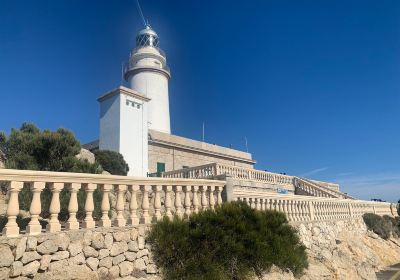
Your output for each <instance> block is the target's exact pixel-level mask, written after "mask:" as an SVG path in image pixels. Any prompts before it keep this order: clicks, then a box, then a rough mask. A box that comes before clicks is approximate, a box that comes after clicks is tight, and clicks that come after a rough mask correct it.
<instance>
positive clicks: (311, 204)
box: [308, 201, 315, 221]
mask: <svg viewBox="0 0 400 280" xmlns="http://www.w3.org/2000/svg"><path fill="white" fill-rule="evenodd" d="M308 207H309V211H310V220H311V221H314V219H315V213H314V204H313V201H309V202H308Z"/></svg>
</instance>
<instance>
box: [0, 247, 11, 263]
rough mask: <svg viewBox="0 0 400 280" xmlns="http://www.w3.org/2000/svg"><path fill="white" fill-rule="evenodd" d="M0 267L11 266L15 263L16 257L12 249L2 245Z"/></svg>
mask: <svg viewBox="0 0 400 280" xmlns="http://www.w3.org/2000/svg"><path fill="white" fill-rule="evenodd" d="M0 256H1V258H0V267H4V266H10V265H11V264H12V263H13V262H14V255H13V253H12V252H11V249H10V247H8V246H7V245H4V244H0Z"/></svg>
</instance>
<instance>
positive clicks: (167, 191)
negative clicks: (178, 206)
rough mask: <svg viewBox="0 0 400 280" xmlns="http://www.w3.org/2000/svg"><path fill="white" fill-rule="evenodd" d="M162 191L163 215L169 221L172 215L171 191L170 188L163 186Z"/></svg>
mask: <svg viewBox="0 0 400 280" xmlns="http://www.w3.org/2000/svg"><path fill="white" fill-rule="evenodd" d="M164 191H165V215H166V216H167V217H168V218H169V219H170V220H171V219H172V217H173V216H172V213H171V207H172V202H171V191H172V186H164Z"/></svg>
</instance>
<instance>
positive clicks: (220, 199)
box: [216, 186, 223, 205]
mask: <svg viewBox="0 0 400 280" xmlns="http://www.w3.org/2000/svg"><path fill="white" fill-rule="evenodd" d="M216 188H217V205H222V190H223V186H217V187H216Z"/></svg>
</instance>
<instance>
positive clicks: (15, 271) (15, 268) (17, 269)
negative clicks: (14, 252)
mask: <svg viewBox="0 0 400 280" xmlns="http://www.w3.org/2000/svg"><path fill="white" fill-rule="evenodd" d="M23 266H24V265H23V264H22V262H20V261H16V262H13V263H12V265H11V269H10V276H11V277H16V276H19V275H21V273H22V267H23Z"/></svg>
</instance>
